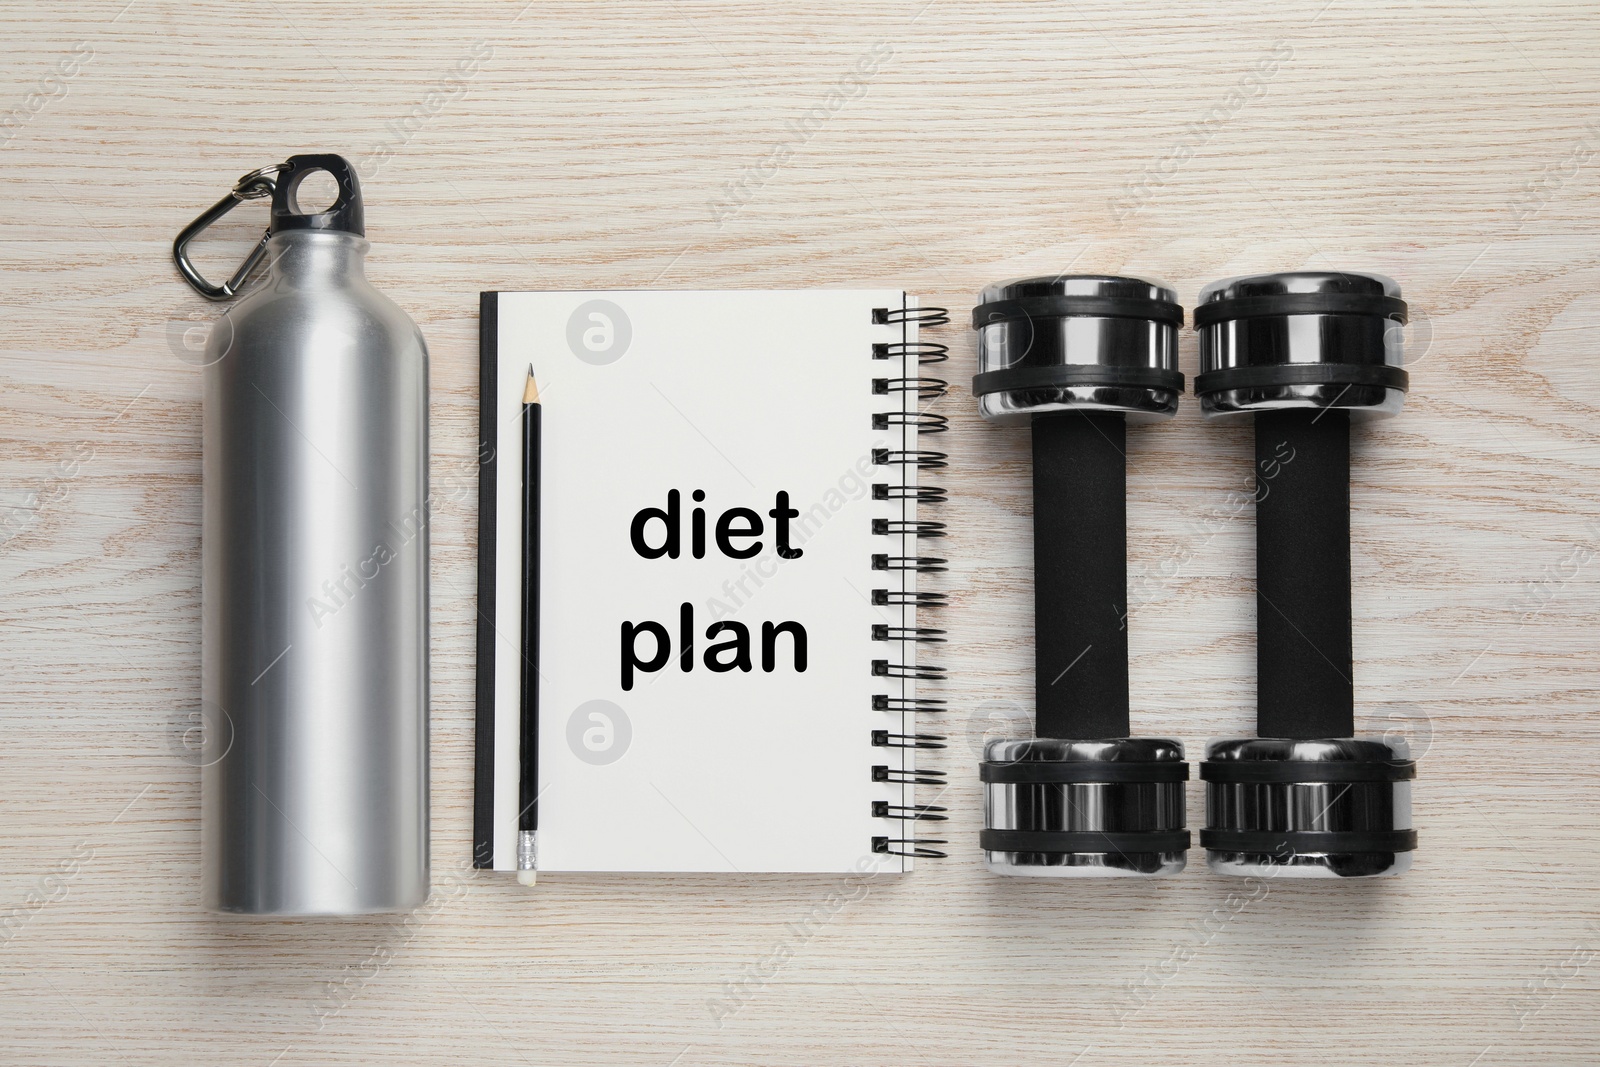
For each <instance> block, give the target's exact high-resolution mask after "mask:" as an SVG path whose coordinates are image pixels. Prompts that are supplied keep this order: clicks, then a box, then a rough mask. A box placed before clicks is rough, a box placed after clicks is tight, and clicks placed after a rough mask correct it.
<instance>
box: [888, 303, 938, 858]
mask: <svg viewBox="0 0 1600 1067" xmlns="http://www.w3.org/2000/svg"><path fill="white" fill-rule="evenodd" d="M872 321H873V322H874V323H876V324H880V325H894V324H902V325H909V324H913V323H914V324H916V325H917V326H919V327H922V326H943V325H945V324H946V323H948V322H949V321H950V315H949V312H948V311H946V310H945V309H944V308H937V307H926V308H875V309H873V312H872ZM949 357H950V348H949V346H948V345H942V344H939V343H937V342H934V341H922V340H917V341H912V340H910V339H909V338H904V337H903V339H902V340H900V341H895V342H888V343H879V344H874V345H873V346H872V358H873V359H875V360H899V361H900V370H901V373H902V376H901V377H893V376H888V375H886V376H884V377H881V378H879V377H875V378H873V379H872V393H873V395H874V396H884V397H899V403H900V410H898V411H884V412H879V413H877V414H874V415H873V416H872V428H873V429H875V430H892V429H895V428H900V429H901V430H902V434H905V433H906V432H907V431H909V432H911V433H916V434H919V435H920V434H934V433H943V432H945V430H947V429H949V426H950V420H949V419H948V418H946V417H945V416H943V415H938V414H934V413H933V412H929V411H925V410H923V408H924V407H925V406H926V405H927V404H928V403H930V402H932V401H934V400H937V399H938V398H940V397H942V396H944V395H945V392H946V391H947V389H948V388H949V383H947V382H945V381H944V380H943V379H940V378H930V377H924V376H920V375H916V374H914V373H913V370H914V368H915V367H917V366H920V365H922V364H928V363H943V362H944V361H945V360H947V359H948V358H949ZM886 369H888V368H886ZM903 444H904V442H903ZM948 459H949V456H947V455H946V454H945V453H943V452H934V451H931V450H928V449H923V448H912V447H909V445H908V444H906V445H905V446H904V447H901V448H898V449H894V448H875V449H873V450H872V462H873V464H874V465H876V466H880V467H900V468H902V469H903V470H907V471H912V470H914V471H918V472H920V471H925V470H939V469H941V468H943V467H945V466H947V465H948V464H947V460H948ZM872 499H874V500H899V501H907V502H910V504H914V505H923V504H942V503H944V502H945V500H946V499H947V496H946V494H945V491H944V489H943V488H942V487H940V486H935V485H923V484H915V485H907V484H906V483H905V480H904V479H901V480H900V481H899V482H898V483H896V482H894V481H890V480H885V481H882V482H874V483H873V485H872ZM908 506H909V505H908ZM901 514H902V515H903V516H904V514H905V513H904V511H902V513H901ZM872 532H873V534H874V535H877V536H880V537H893V538H898V539H900V546H901V548H902V551H904V550H905V549H906V548H909V547H910V546H908V545H906V544H905V539H906V538H913V539H916V538H923V537H943V536H945V524H944V523H942V522H935V521H933V520H931V519H924V518H921V517H920V516H919V517H917V518H910V517H902V518H899V519H873V520H872ZM911 552H912V553H914V552H915V549H912V550H911ZM946 562H947V561H946V560H944V559H941V558H939V557H937V556H923V555H916V554H897V553H895V552H875V553H873V555H872V569H873V570H874V571H878V572H886V573H893V572H901V573H903V574H907V573H909V574H929V573H936V572H939V571H943V570H945V563H946ZM872 603H873V604H874V605H876V606H878V607H902V608H910V609H912V610H913V611H915V610H917V609H925V608H936V607H941V606H943V605H944V603H945V594H943V593H934V592H927V591H924V590H920V589H918V590H908V589H874V590H873V591H872ZM903 621H907V622H909V620H903ZM872 639H873V640H874V641H882V642H885V643H886V644H893V645H898V646H899V647H901V648H902V649H904V648H906V647H908V646H910V645H912V644H913V643H915V644H937V643H942V642H943V641H944V639H945V631H943V630H938V629H934V628H932V627H929V626H921V625H901V626H891V625H888V624H876V625H874V626H873V627H872ZM872 673H873V675H874V677H879V678H906V679H915V680H921V681H930V682H937V681H942V680H943V679H944V677H945V669H944V668H943V667H937V666H934V665H932V664H927V663H917V662H912V663H905V662H900V661H898V660H896V659H892V658H887V657H886V658H883V659H874V660H873V661H872ZM872 709H873V710H874V711H880V712H890V713H896V714H901V715H905V714H912V715H914V714H917V713H938V712H943V711H944V710H945V701H944V700H943V699H941V698H938V697H926V696H914V697H913V696H890V695H888V694H884V693H880V694H877V695H875V696H874V697H873V698H872ZM870 736H871V741H872V744H873V746H874V747H875V748H884V749H900V750H902V751H905V752H915V751H921V750H928V749H942V748H944V747H946V746H945V742H946V741H947V738H946V737H945V735H943V734H926V733H900V732H896V731H893V730H872V731H871V735H870ZM872 780H873V781H874V782H887V783H890V784H895V785H926V786H937V787H939V788H940V789H941V790H942V789H944V787H945V786H946V785H947V784H948V783H947V782H946V780H945V772H943V771H937V770H919V769H901V768H898V767H891V766H889V765H887V764H878V765H875V766H874V767H873V768H872ZM944 812H945V809H944V808H941V807H938V806H936V805H932V804H892V803H890V802H889V801H886V800H875V801H873V802H872V817H873V818H875V819H895V820H898V821H900V822H902V823H914V822H928V821H939V822H942V821H944V820H945V818H946V816H945V814H944ZM945 843H946V842H945V841H944V840H942V839H939V838H932V837H903V836H894V835H893V834H884V835H882V836H877V835H874V836H873V838H872V851H873V852H876V853H881V854H886V855H891V856H909V857H917V858H920V859H943V858H944V857H945V853H944V852H942V851H940V849H938V848H936V847H935V846H938V845H944V844H945Z"/></svg>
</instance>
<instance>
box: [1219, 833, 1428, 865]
mask: <svg viewBox="0 0 1600 1067" xmlns="http://www.w3.org/2000/svg"><path fill="white" fill-rule="evenodd" d="M1200 844H1201V845H1202V846H1203V847H1205V848H1207V849H1210V850H1211V851H1213V852H1249V853H1257V854H1262V855H1269V856H1276V857H1279V858H1285V857H1287V856H1291V855H1307V854H1310V853H1323V852H1411V851H1414V850H1415V849H1416V847H1417V832H1416V831H1415V830H1201V831H1200Z"/></svg>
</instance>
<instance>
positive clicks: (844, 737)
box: [494, 290, 917, 872]
mask: <svg viewBox="0 0 1600 1067" xmlns="http://www.w3.org/2000/svg"><path fill="white" fill-rule="evenodd" d="M903 306H914V305H912V304H909V302H908V301H907V300H906V298H905V296H904V294H902V293H900V292H898V291H893V292H889V291H883V292H876V291H875V292H862V291H853V292H852V291H828V290H809V291H782V292H759V291H741V292H672V291H651V292H641V291H621V292H556V293H503V294H501V295H500V297H499V321H498V335H499V360H498V367H499V375H500V380H499V398H498V399H499V404H498V409H497V416H498V450H497V451H498V458H497V465H496V469H497V482H496V497H497V531H498V533H497V542H496V545H497V547H496V574H495V587H496V592H497V599H496V609H495V626H496V629H497V631H498V637H497V640H496V642H495V648H496V653H495V724H496V728H495V786H494V793H495V810H494V845H495V849H494V853H495V863H494V866H495V869H497V870H509V869H513V868H514V861H515V852H516V848H515V840H516V820H517V789H518V716H519V712H518V695H519V690H520V683H519V676H518V670H519V655H518V648H517V641H518V634H519V632H520V623H519V619H520V612H521V602H520V595H521V593H520V569H519V568H520V564H519V553H520V551H521V545H520V515H521V477H520V466H521V464H520V456H521V444H520V442H521V429H522V427H521V421H520V415H521V398H522V393H523V387H524V383H525V379H526V375H527V370H528V367H529V365H530V364H531V365H532V366H533V368H534V371H535V372H536V374H537V378H538V382H539V390H540V395H541V399H542V401H543V421H544V430H543V450H544V457H543V522H542V527H541V529H542V538H543V550H542V553H541V559H542V583H541V593H540V604H541V612H540V618H541V631H542V639H541V678H542V681H541V690H540V731H539V732H540V801H539V864H538V866H539V869H540V870H541V871H743V872H756V871H790V872H847V871H900V870H904V869H909V860H905V859H902V858H901V857H898V856H891V855H884V854H881V853H874V852H873V851H872V839H873V837H875V836H889V837H900V836H910V831H909V829H908V827H909V826H911V825H913V824H909V823H901V822H898V821H894V820H889V819H883V818H874V817H873V816H872V813H871V806H872V802H873V801H875V800H882V801H888V802H889V803H892V804H910V803H912V797H911V789H910V787H909V786H900V785H892V784H887V783H882V782H874V781H873V780H872V767H873V766H874V765H887V766H889V767H892V768H895V769H897V770H898V769H909V768H912V767H914V765H915V760H914V758H912V757H910V756H909V755H906V754H905V753H903V751H902V750H900V749H897V748H885V747H878V746H874V745H872V744H871V732H872V730H873V729H889V730H892V731H895V732H901V733H911V732H913V731H914V723H913V722H912V720H911V717H910V716H908V715H907V716H902V715H901V714H899V713H888V712H884V711H875V710H873V709H872V707H871V698H872V695H873V694H874V693H884V694H893V695H896V696H909V695H910V694H911V689H910V683H909V682H905V681H901V680H899V679H889V678H882V677H874V675H873V672H872V668H871V664H872V661H873V660H874V659H888V660H891V661H893V662H902V663H911V662H914V655H913V653H912V649H914V647H915V646H914V645H910V644H906V645H902V644H900V643H898V642H888V643H885V642H879V641H874V640H872V633H871V629H872V625H873V624H874V623H881V624H889V625H892V626H910V625H914V617H913V613H912V612H911V610H910V609H903V608H899V607H875V606H873V604H872V603H871V600H870V596H871V592H872V590H873V589H874V588H886V587H887V588H895V589H898V588H914V584H913V583H912V582H911V581H910V580H909V576H902V575H901V574H899V573H897V572H884V571H875V570H873V569H872V567H871V558H872V556H873V555H874V554H875V553H878V554H882V553H889V554H891V555H898V554H902V553H904V554H910V553H911V552H913V551H914V548H913V547H912V546H913V545H914V544H915V542H914V541H912V540H909V539H907V540H905V541H902V540H901V539H899V538H891V537H884V536H881V535H879V536H875V535H874V534H873V532H872V528H871V521H872V519H873V518H885V519H902V518H910V517H914V514H915V511H914V506H913V505H911V504H910V503H909V502H901V501H898V500H889V501H879V500H874V499H872V492H871V486H872V485H873V484H874V483H889V484H901V483H903V482H905V481H907V480H914V479H908V475H907V473H906V468H903V467H900V466H883V465H874V464H873V462H872V450H873V449H874V448H890V449H899V448H902V447H907V448H910V447H915V445H914V444H913V443H911V442H912V440H913V438H912V437H911V436H910V435H907V436H906V437H904V438H903V437H902V431H901V430H900V429H899V428H898V427H891V428H889V429H885V430H875V429H874V428H873V426H872V416H873V414H874V413H875V412H884V411H890V410H901V409H902V407H904V408H905V409H909V410H915V409H916V406H917V401H916V399H915V396H914V394H913V395H912V396H911V397H910V398H909V399H906V400H903V399H902V394H901V393H898V392H893V393H890V394H889V395H887V396H885V395H875V394H874V391H873V387H872V382H873V379H874V378H885V377H887V378H895V377H900V376H901V375H902V374H905V373H910V374H915V373H916V371H915V362H914V361H912V363H911V368H910V369H909V371H908V370H907V369H906V368H905V366H904V364H903V363H902V361H901V360H899V359H894V360H875V359H873V358H872V345H873V343H874V342H880V343H881V342H897V341H901V340H903V339H904V340H915V338H916V334H915V325H909V326H902V325H898V324H896V325H875V324H874V323H873V322H872V314H871V312H872V309H873V308H875V307H886V308H896V309H898V308H901V307H903ZM619 350H620V353H621V354H620V355H618V354H617V352H618V351H619ZM673 489H676V490H678V492H679V495H680V496H679V506H678V512H679V520H680V521H679V524H678V525H679V538H680V546H679V555H678V558H676V559H672V558H668V557H666V556H663V557H661V558H654V559H650V558H644V557H643V556H642V555H641V554H640V553H639V551H638V550H636V548H635V546H634V544H633V541H632V537H631V534H632V528H633V524H634V521H635V518H636V516H638V514H639V513H640V511H641V509H646V508H658V509H662V510H667V509H668V493H669V490H673ZM697 490H698V491H702V492H703V493H704V494H705V498H704V500H703V501H696V500H694V499H693V495H692V494H693V493H694V492H695V491H697ZM780 491H782V492H786V493H787V494H788V497H789V502H790V507H791V508H792V509H794V510H795V511H797V512H798V513H799V514H798V515H797V516H795V517H791V518H790V519H789V525H790V542H791V550H795V549H797V550H799V552H800V553H801V555H799V556H798V557H797V558H792V559H782V558H780V556H779V553H778V551H777V547H778V546H777V544H776V540H777V539H776V529H775V528H776V526H777V521H776V520H775V519H774V518H773V517H772V516H771V515H770V514H769V513H770V512H771V511H773V510H774V509H775V508H776V507H777V505H778V501H777V494H778V493H779V492H780ZM695 508H701V509H703V510H704V512H705V516H706V518H705V538H704V539H705V542H706V543H705V552H704V556H703V558H694V555H693V547H694V546H693V540H694V538H693V529H692V527H693V518H692V512H693V509H695ZM731 508H747V509H749V510H750V511H751V512H754V513H755V514H756V515H757V516H758V517H759V519H760V522H761V524H762V532H761V535H760V536H759V537H756V536H751V535H748V534H745V533H744V531H745V530H747V529H748V528H749V525H750V524H749V521H748V520H749V516H738V515H736V516H733V517H731V518H730V519H728V520H727V523H728V525H727V529H728V531H729V537H728V539H727V544H728V545H729V546H730V547H732V548H733V549H734V550H735V551H747V550H748V549H749V547H750V546H751V545H752V543H754V542H757V541H759V542H760V544H761V550H760V551H759V552H758V553H757V554H756V555H755V556H753V557H750V558H746V559H737V558H730V557H729V556H728V555H726V554H725V553H724V552H723V551H722V550H721V548H720V547H719V545H718V541H717V536H716V531H717V528H718V522H719V519H720V518H721V517H722V516H723V514H724V513H725V512H726V511H728V509H731ZM666 526H667V524H666V522H665V521H664V520H661V519H659V518H652V519H649V520H647V521H645V522H644V524H643V531H644V532H643V538H644V542H645V545H646V548H647V549H648V550H652V551H654V550H657V549H659V548H661V547H664V546H665V545H666V543H667V542H666V532H667V531H666ZM685 603H687V604H689V605H691V610H692V612H693V629H692V631H691V632H692V634H693V639H694V652H693V658H692V660H690V665H691V669H689V670H688V671H684V670H683V669H682V666H683V655H682V652H683V642H682V637H681V623H682V619H681V612H682V610H683V609H682V605H683V604H685ZM648 622H654V623H658V624H659V625H660V626H661V627H662V628H663V629H664V631H665V632H666V633H667V635H668V636H669V638H670V641H669V644H670V652H669V653H668V656H667V659H666V663H665V665H664V666H662V667H661V668H660V669H657V670H654V671H650V670H645V669H642V668H643V667H646V666H648V665H649V664H650V662H651V661H652V659H653V657H654V655H655V654H656V651H657V648H656V646H657V639H656V635H655V634H654V633H653V632H651V631H650V630H649V629H648V628H646V627H645V626H644V624H646V623H648ZM718 622H729V623H741V624H743V625H744V626H746V627H748V631H749V635H750V640H749V655H750V660H751V667H752V669H751V670H749V671H745V670H742V669H737V668H735V669H733V670H729V671H726V672H722V673H718V672H715V671H713V670H711V669H708V667H707V666H706V663H705V656H706V653H707V649H708V648H709V647H710V646H712V645H714V644H718V643H730V642H732V641H734V640H736V638H737V633H736V632H732V631H727V630H724V631H723V632H722V633H721V634H719V635H718V636H717V637H716V638H708V637H707V636H706V630H707V627H708V626H710V625H712V624H713V623H718ZM790 622H793V623H798V624H799V626H800V627H803V629H804V634H805V651H806V664H805V670H804V671H799V670H797V669H796V651H797V649H796V645H797V643H798V642H797V641H796V638H795V634H794V632H793V629H794V628H792V627H791V628H785V629H782V630H779V631H777V633H776V635H775V640H774V641H773V646H774V647H773V648H772V653H773V654H772V656H771V657H770V663H767V664H764V662H763V660H764V658H765V657H764V656H763V652H764V648H763V624H772V625H773V626H777V625H778V624H782V623H790ZM625 623H627V624H632V625H633V626H634V627H635V628H636V630H637V632H636V633H635V635H634V636H633V638H632V642H631V648H632V654H631V655H630V653H629V650H628V648H627V647H625V643H624V639H623V625H624V624H625ZM733 658H734V657H733V653H732V652H731V651H729V650H724V651H723V652H722V653H720V655H719V661H720V662H730V661H732V660H733ZM625 663H633V664H634V665H635V666H634V669H633V671H632V676H631V688H627V689H625V688H624V685H625V684H627V682H628V679H626V678H625V677H624V664H625ZM764 665H770V666H771V667H772V669H771V671H770V672H769V671H766V670H763V666H764ZM597 701H599V702H603V703H594V702H597ZM615 709H620V713H619V712H617V711H616V710H615ZM597 716H598V717H597ZM619 753H620V754H619Z"/></svg>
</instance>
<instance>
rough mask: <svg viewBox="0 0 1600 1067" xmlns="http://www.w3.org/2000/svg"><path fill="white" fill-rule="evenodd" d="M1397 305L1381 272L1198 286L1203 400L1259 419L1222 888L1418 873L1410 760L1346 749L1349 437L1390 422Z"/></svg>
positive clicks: (1203, 835) (1223, 810)
mask: <svg viewBox="0 0 1600 1067" xmlns="http://www.w3.org/2000/svg"><path fill="white" fill-rule="evenodd" d="M1405 321H1406V305H1405V303H1404V302H1403V301H1402V300H1401V299H1400V287H1399V285H1397V284H1396V283H1395V282H1394V281H1392V280H1391V279H1388V278H1384V277H1381V276H1379V275H1369V274H1340V273H1321V272H1310V271H1305V272H1295V273H1287V274H1259V275H1252V276H1249V277H1240V278H1229V279H1226V280H1223V281H1219V282H1215V283H1213V284H1211V285H1208V286H1206V287H1205V288H1204V289H1202V290H1201V291H1200V300H1199V303H1198V305H1197V306H1196V307H1195V309H1194V325H1195V329H1196V330H1198V331H1199V334H1200V370H1201V373H1200V374H1199V375H1198V376H1197V377H1196V378H1195V383H1194V385H1195V393H1196V394H1197V395H1198V396H1199V398H1200V408H1201V411H1202V413H1203V414H1204V415H1205V416H1206V417H1207V418H1210V419H1220V418H1228V417H1243V416H1247V415H1248V416H1253V418H1254V420H1255V453H1256V472H1255V476H1256V732H1257V734H1258V735H1259V736H1257V737H1254V738H1245V739H1234V740H1224V741H1213V742H1212V743H1210V744H1209V745H1208V746H1207V747H1206V758H1205V761H1204V762H1203V763H1202V764H1201V766H1200V777H1201V778H1202V779H1203V780H1204V781H1205V783H1206V822H1205V828H1204V829H1202V830H1201V831H1200V843H1201V845H1203V846H1204V847H1205V849H1206V853H1207V855H1206V859H1207V863H1208V864H1209V866H1210V867H1211V869H1212V870H1215V871H1219V872H1221V873H1225V874H1237V875H1247V874H1266V873H1276V874H1289V875H1300V876H1307V877H1343V878H1350V877H1369V876H1375V875H1392V874H1400V873H1402V872H1404V871H1405V870H1407V869H1409V867H1410V866H1411V853H1412V850H1413V849H1415V848H1416V841H1417V835H1416V831H1415V830H1414V829H1412V823H1411V781H1412V779H1413V778H1415V777H1416V764H1415V763H1414V762H1413V761H1412V760H1410V759H1409V758H1408V756H1409V753H1408V752H1407V751H1406V748H1405V746H1404V743H1403V742H1395V741H1390V740H1387V739H1384V740H1376V739H1363V738H1356V737H1355V736H1354V735H1355V687H1354V684H1353V677H1354V675H1353V671H1352V666H1353V655H1352V646H1351V631H1350V428H1351V421H1352V419H1355V420H1358V421H1359V420H1362V419H1363V418H1366V417H1371V416H1382V415H1394V414H1398V413H1399V411H1400V407H1401V404H1402V403H1403V401H1404V399H1405V392H1406V388H1407V384H1408V383H1407V376H1406V372H1405V371H1404V370H1403V369H1401V362H1402V359H1401V330H1400V327H1401V325H1402V324H1404V322H1405Z"/></svg>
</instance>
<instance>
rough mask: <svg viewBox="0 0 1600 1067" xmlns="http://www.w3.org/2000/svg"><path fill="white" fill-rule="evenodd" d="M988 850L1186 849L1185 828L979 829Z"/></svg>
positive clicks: (1187, 843) (1099, 850)
mask: <svg viewBox="0 0 1600 1067" xmlns="http://www.w3.org/2000/svg"><path fill="white" fill-rule="evenodd" d="M978 845H979V847H981V848H982V849H984V850H985V851H987V852H1120V853H1124V854H1126V853H1136V852H1186V851H1188V848H1189V831H1187V830H1148V831H1138V830H1115V831H1113V830H1107V831H1101V830H980V831H978Z"/></svg>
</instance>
